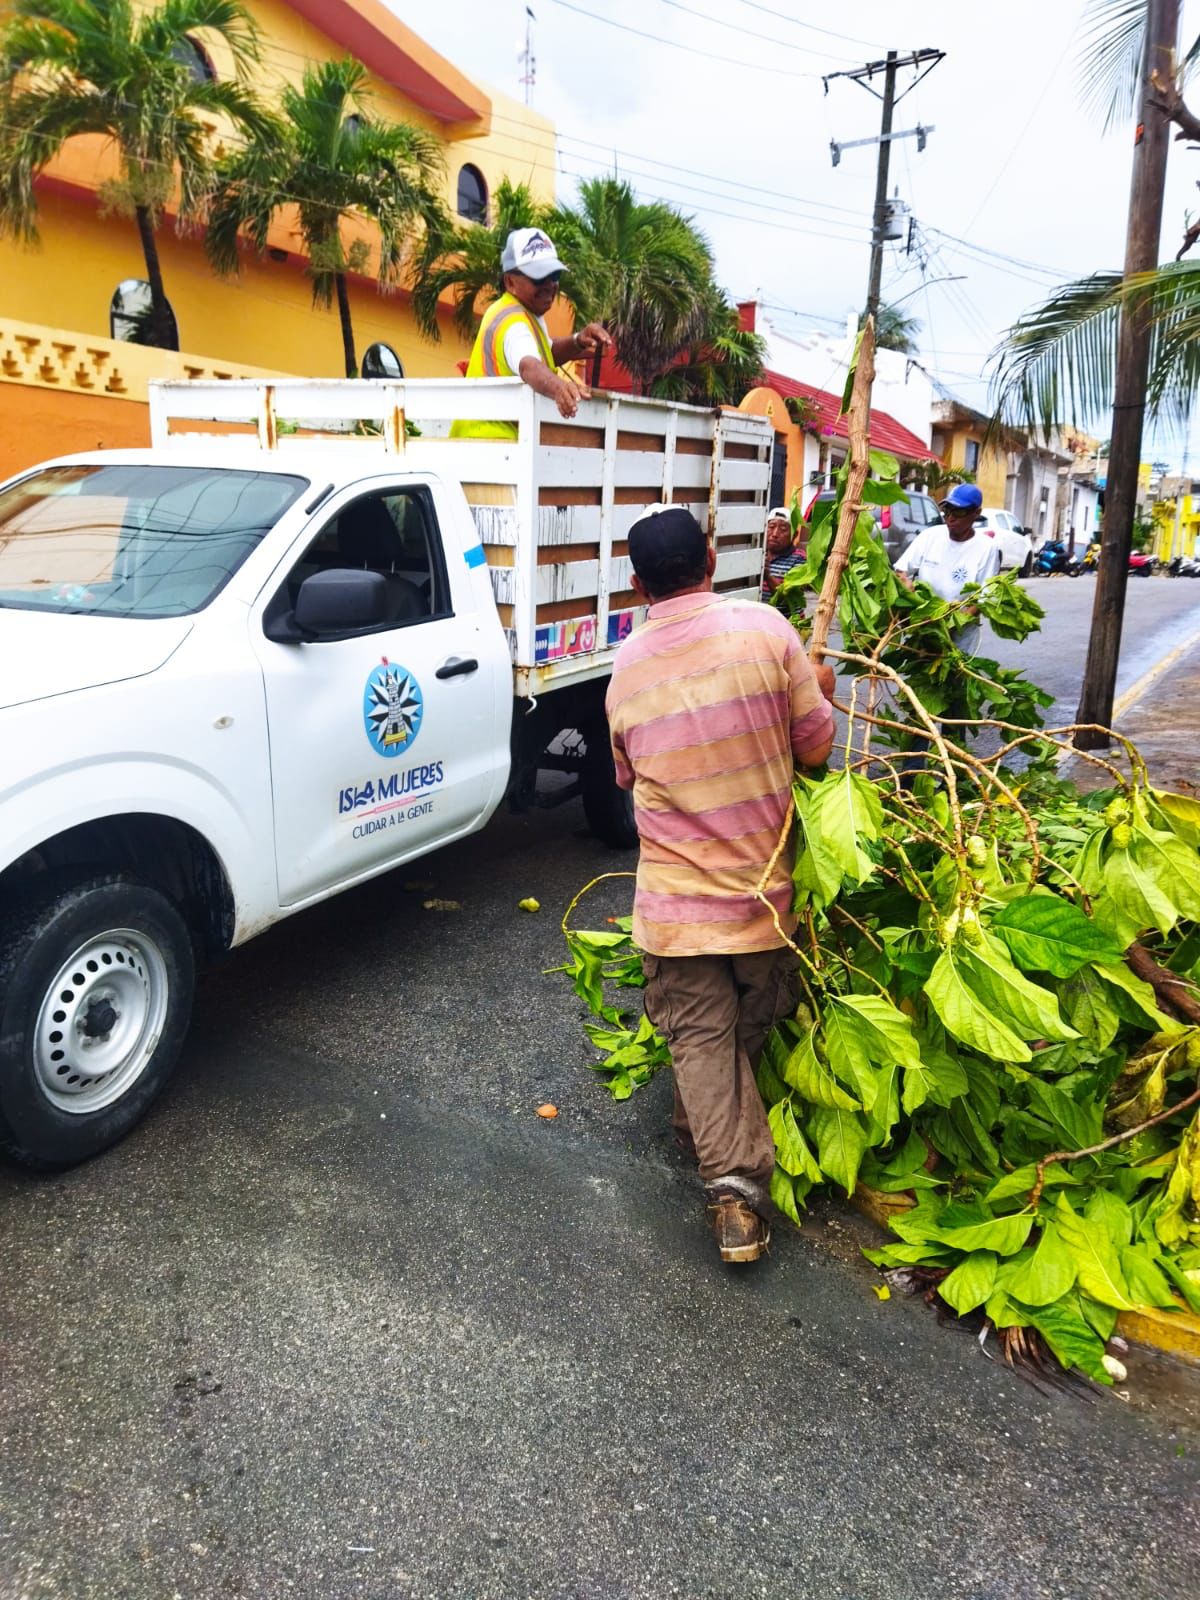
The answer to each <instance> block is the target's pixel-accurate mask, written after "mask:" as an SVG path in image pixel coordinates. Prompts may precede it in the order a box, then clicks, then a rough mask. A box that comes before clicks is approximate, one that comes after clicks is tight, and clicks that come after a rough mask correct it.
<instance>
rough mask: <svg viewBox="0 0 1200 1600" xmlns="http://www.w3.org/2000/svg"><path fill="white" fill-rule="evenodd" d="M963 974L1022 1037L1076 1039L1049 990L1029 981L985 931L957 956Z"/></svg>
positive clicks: (985, 1001)
mask: <svg viewBox="0 0 1200 1600" xmlns="http://www.w3.org/2000/svg"><path fill="white" fill-rule="evenodd" d="M960 962H961V967H962V972H963V977H964V979H965V981H966V982H967V983H969V984H970V986H971V987H972V989H974V991H975V993H976V995H977V996H978V997H979V998H980V999H981V1000H982V1001H983V1002H984V1004H985V1005H986V1006H988V1007H989V1008H990V1009H991V1010H992V1011H994V1012H996V1013H998V1014H999V1015H1000V1016H1001V1017H1003V1019H1004V1022H1005V1023H1006V1024H1007V1026H1008V1027H1010V1028H1011V1029H1012V1030H1013V1031H1014V1032H1015V1033H1017V1034H1019V1035H1020V1036H1021V1038H1023V1039H1077V1038H1078V1037H1079V1035H1078V1034H1077V1033H1076V1032H1075V1029H1074V1028H1072V1027H1069V1026H1068V1025H1067V1023H1065V1022H1064V1021H1063V1019H1062V1014H1061V1013H1060V1011H1059V1009H1058V1001H1057V999H1056V998H1055V996H1054V995H1052V994H1051V993H1050V991H1049V990H1048V989H1043V988H1042V987H1041V986H1040V985H1039V984H1036V983H1031V982H1030V981H1029V979H1028V978H1027V977H1026V976H1025V975H1024V973H1022V972H1019V971H1018V970H1017V968H1016V967H1014V966H1013V964H1012V962H1011V961H1010V960H1009V957H1008V952H1007V951H1006V950H1005V949H1004V947H1003V945H1001V944H1000V943H999V941H998V940H996V939H993V938H992V937H991V936H990V935H988V934H985V935H984V937H983V941H982V943H980V944H977V945H972V946H971V948H970V949H969V950H964V951H963V952H962V954H961V957H960Z"/></svg>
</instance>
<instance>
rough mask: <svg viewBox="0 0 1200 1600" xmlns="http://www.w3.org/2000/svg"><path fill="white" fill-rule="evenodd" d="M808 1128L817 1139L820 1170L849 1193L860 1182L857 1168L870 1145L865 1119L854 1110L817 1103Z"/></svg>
mask: <svg viewBox="0 0 1200 1600" xmlns="http://www.w3.org/2000/svg"><path fill="white" fill-rule="evenodd" d="M808 1126H809V1131H810V1132H811V1133H812V1136H813V1138H814V1139H815V1140H816V1141H817V1154H818V1157H819V1159H820V1162H821V1170H822V1171H823V1172H824V1173H825V1175H826V1176H827V1177H829V1178H832V1179H833V1181H834V1182H835V1183H840V1184H841V1186H842V1188H843V1189H844V1190H845V1191H846V1193H847V1194H851V1193H853V1190H854V1185H855V1184H856V1183H857V1182H858V1169H859V1166H860V1165H861V1163H862V1158H863V1152H864V1151H865V1150H866V1148H867V1132H866V1129H865V1128H864V1127H863V1124H862V1119H861V1118H860V1117H856V1116H855V1115H854V1113H853V1112H852V1111H842V1110H838V1109H835V1108H832V1107H829V1106H815V1107H814V1108H813V1110H812V1112H811V1113H810V1114H809V1118H808Z"/></svg>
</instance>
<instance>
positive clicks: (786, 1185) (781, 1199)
mask: <svg viewBox="0 0 1200 1600" xmlns="http://www.w3.org/2000/svg"><path fill="white" fill-rule="evenodd" d="M807 1192H808V1191H807V1190H805V1193H807ZM771 1199H772V1201H773V1202H774V1204H775V1205H776V1207H777V1208H778V1209H779V1210H780V1211H781V1212H782V1213H783V1215H784V1216H785V1217H790V1218H791V1220H792V1221H793V1222H794V1223H795V1224H796V1226H797V1227H799V1226H800V1211H799V1208H798V1207H797V1205H796V1185H795V1183H794V1182H793V1180H792V1179H791V1177H789V1175H788V1174H787V1173H786V1172H784V1170H783V1168H782V1167H779V1166H776V1168H775V1170H774V1171H773V1172H772V1173H771Z"/></svg>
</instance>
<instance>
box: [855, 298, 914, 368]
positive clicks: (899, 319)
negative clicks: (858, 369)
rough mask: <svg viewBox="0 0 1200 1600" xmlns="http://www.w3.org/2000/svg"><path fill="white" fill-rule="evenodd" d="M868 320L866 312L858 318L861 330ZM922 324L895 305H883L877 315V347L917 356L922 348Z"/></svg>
mask: <svg viewBox="0 0 1200 1600" xmlns="http://www.w3.org/2000/svg"><path fill="white" fill-rule="evenodd" d="M865 321H866V313H865V312H864V313H863V315H862V316H861V317H859V319H858V326H859V331H860V332H861V331H862V325H863V323H864V322H865ZM921 327H922V324H921V322H920V321H919V320H918V318H916V317H906V316H905V314H904V312H903V311H900V310H898V309H897V308H896V307H895V306H889V305H881V306H880V308H879V310H878V312H877V313H876V315H875V348H876V349H877V350H898V351H899V352H900V353H901V355H906V356H915V355H916V354H917V352H918V350H919V349H920V345H919V344H918V343H917V335H918V334H919V333H920V331H921Z"/></svg>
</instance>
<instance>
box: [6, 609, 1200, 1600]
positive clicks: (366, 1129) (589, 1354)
mask: <svg viewBox="0 0 1200 1600" xmlns="http://www.w3.org/2000/svg"><path fill="white" fill-rule="evenodd" d="M1083 582H1084V580H1080V582H1079V583H1078V584H1073V585H1068V584H1067V583H1065V582H1063V583H1055V582H1050V583H1047V584H1045V585H1044V586H1043V588H1044V591H1045V593H1046V596H1047V598H1048V600H1049V601H1050V603H1051V604H1052V605H1054V606H1055V607H1056V608H1057V607H1058V606H1059V605H1061V606H1062V607H1063V610H1062V611H1059V610H1058V609H1056V610H1055V614H1054V620H1055V623H1056V626H1057V632H1056V637H1055V640H1054V641H1052V642H1051V648H1050V649H1049V652H1048V655H1047V657H1046V660H1047V663H1048V664H1049V665H1052V666H1053V665H1054V664H1055V663H1059V664H1060V665H1061V662H1062V660H1063V659H1064V658H1065V655H1066V652H1067V650H1068V648H1069V649H1071V650H1075V651H1076V654H1079V651H1078V649H1077V646H1078V645H1079V640H1078V639H1077V638H1076V637H1075V635H1074V634H1073V633H1071V632H1070V630H1071V629H1072V628H1073V627H1075V626H1077V625H1078V614H1077V613H1074V612H1071V610H1070V608H1071V607H1076V606H1078V605H1079V601H1078V600H1077V599H1076V592H1077V591H1078V592H1079V593H1080V595H1082V593H1083V589H1082V585H1083ZM1146 588H1147V590H1152V591H1154V592H1152V593H1149V594H1148V595H1147V597H1146V599H1145V600H1142V598H1141V596H1140V594H1139V596H1138V597H1137V598H1136V599H1135V601H1134V604H1135V605H1141V606H1146V605H1148V606H1150V608H1151V611H1152V612H1153V606H1154V603H1155V601H1156V599H1157V597H1158V595H1159V594H1161V599H1158V604H1159V605H1161V606H1163V607H1164V608H1165V611H1158V612H1153V615H1151V614H1150V612H1142V611H1139V612H1138V613H1137V614H1136V615H1137V618H1138V620H1137V623H1136V625H1137V626H1138V627H1139V628H1143V629H1148V630H1153V633H1154V636H1155V637H1158V638H1160V639H1161V638H1163V637H1165V636H1166V632H1167V629H1168V626H1169V625H1170V626H1173V625H1175V624H1178V623H1179V620H1180V613H1179V612H1177V611H1175V610H1174V608H1175V607H1176V606H1177V605H1178V601H1177V599H1176V592H1177V591H1185V593H1184V594H1183V595H1182V596H1181V598H1186V597H1187V595H1190V594H1191V593H1192V591H1190V590H1186V586H1185V585H1183V584H1182V583H1177V584H1168V583H1165V582H1164V583H1157V584H1150V583H1148V584H1147V585H1146ZM1060 592H1061V595H1062V599H1061V601H1060V600H1059V598H1058V596H1059V593H1060ZM1194 595H1195V601H1196V603H1197V604H1200V585H1197V586H1196V589H1195V591H1194ZM1168 612H1169V613H1171V615H1172V616H1173V618H1174V623H1170V624H1169V623H1168V621H1166V620H1164V618H1165V617H1166V614H1167V613H1168ZM1131 615H1132V614H1131ZM1072 617H1074V621H1072V620H1071V619H1072ZM1040 648H1044V647H1040ZM1080 659H1081V656H1080ZM1056 670H1058V668H1057V667H1056ZM1063 670H1068V669H1063ZM1141 670H1144V668H1143V669H1141ZM1068 689H1069V685H1068V684H1065V683H1064V689H1063V692H1067V690H1068ZM1056 692H1059V691H1058V689H1057V687H1056ZM625 864H626V863H624V862H622V861H621V860H615V861H614V858H613V857H611V856H610V855H608V854H606V853H605V852H604V851H603V850H602V849H601V848H600V847H599V846H598V845H597V844H596V843H595V842H594V841H592V840H591V839H590V838H588V836H587V835H586V834H585V833H584V832H583V828H582V817H581V816H580V814H579V812H578V809H577V807H576V806H575V805H574V804H572V805H569V806H566V807H563V808H561V809H559V810H556V811H550V812H545V813H539V814H537V815H535V816H532V817H520V818H513V817H507V816H504V817H500V818H498V819H497V820H496V821H495V822H494V823H493V824H492V825H491V826H490V827H489V828H488V829H487V830H486V831H485V833H483V834H482V835H480V836H479V837H477V838H476V839H473V840H470V841H467V842H465V843H463V844H460V845H458V846H455V847H453V848H451V849H449V850H446V851H443V852H440V853H439V854H438V855H437V856H434V857H431V858H428V859H427V860H426V861H424V862H422V863H420V864H419V865H418V866H417V867H416V868H413V869H410V870H408V871H404V870H401V871H400V872H398V873H396V874H393V875H391V876H389V877H388V878H385V879H382V880H377V881H376V882H375V883H373V884H371V885H368V886H367V887H365V888H363V889H361V890H358V891H355V892H354V893H352V894H348V895H344V896H342V897H341V898H339V899H338V900H336V901H334V902H332V903H330V904H329V905H327V906H324V907H320V908H317V909H316V910H314V911H312V912H309V913H306V914H304V915H302V916H300V917H298V918H295V919H293V920H292V921H291V922H288V923H285V924H283V925H281V926H280V927H278V928H276V929H274V930H273V931H271V932H270V933H268V934H266V935H264V936H263V937H262V938H261V939H259V940H257V941H255V942H254V943H253V944H251V945H250V946H248V947H246V948H245V949H244V950H242V951H240V952H238V953H237V954H235V956H234V957H233V958H232V959H231V960H230V961H229V962H227V963H226V964H225V965H224V966H223V967H222V968H221V969H219V970H217V971H215V972H213V973H212V974H210V975H209V976H208V978H207V979H206V980H205V982H204V984H203V985H202V988H201V991H200V995H199V998H198V1021H197V1026H196V1030H195V1033H194V1036H193V1040H192V1043H191V1045H190V1046H189V1049H188V1051H187V1053H186V1057H185V1060H184V1063H183V1065H182V1068H181V1070H180V1073H179V1076H178V1078H177V1079H176V1081H175V1083H174V1084H173V1085H172V1087H171V1088H170V1090H169V1091H168V1093H167V1095H166V1097H165V1098H164V1100H163V1101H162V1102H161V1103H160V1105H159V1106H158V1108H156V1110H155V1111H154V1113H153V1114H152V1115H151V1117H150V1118H149V1120H148V1121H147V1122H146V1123H145V1124H144V1125H143V1126H142V1127H141V1128H140V1129H139V1130H138V1131H137V1132H136V1133H135V1134H134V1135H133V1136H132V1137H131V1138H129V1139H128V1140H127V1141H126V1142H125V1143H124V1144H123V1145H121V1146H120V1147H118V1148H117V1149H115V1150H113V1151H112V1152H110V1153H109V1154H108V1155H106V1156H105V1157H103V1158H101V1159H100V1160H97V1161H95V1162H93V1163H91V1164H89V1165H88V1166H86V1167H84V1168H81V1169H79V1170H77V1171H75V1172H72V1173H69V1174H66V1175H64V1176H60V1177H57V1178H53V1179H49V1180H46V1179H40V1180H39V1179H32V1178H29V1177H27V1176H25V1175H23V1174H20V1173H16V1172H11V1171H8V1172H0V1216H2V1217H3V1226H4V1236H3V1237H4V1244H3V1261H4V1266H5V1278H6V1282H7V1286H8V1291H9V1292H8V1294H7V1296H6V1303H5V1308H4V1312H3V1330H2V1331H3V1356H4V1371H5V1376H4V1385H3V1391H2V1394H0V1600H42V1597H46V1596H49V1597H53V1600H93V1597H94V1600H118V1597H119V1600H172V1597H175V1596H178V1597H179V1600H224V1597H235V1600H236V1597H240V1600H274V1597H276V1596H279V1597H283V1596H288V1597H300V1600H351V1597H370V1600H393V1597H397V1600H399V1597H412V1600H485V1597H488V1600H490V1597H495V1600H524V1597H528V1600H543V1597H544V1600H643V1597H644V1600H660V1597H667V1596H679V1597H684V1600H701V1597H713V1600H727V1597H734V1596H737V1597H739V1600H740V1597H742V1596H749V1595H760V1596H771V1597H774V1596H780V1597H783V1596H787V1597H788V1600H842V1597H844V1600H916V1597H918V1596H919V1597H921V1600H940V1597H946V1600H1041V1597H1045V1600H1084V1597H1088V1600H1106V1597H1113V1600H1118V1597H1119V1600H1175V1597H1180V1600H1182V1597H1185V1596H1187V1597H1190V1596H1192V1595H1194V1594H1195V1592H1196V1570H1197V1561H1198V1559H1200V1535H1198V1534H1197V1523H1196V1515H1195V1514H1196V1510H1197V1504H1198V1496H1197V1487H1198V1474H1197V1460H1198V1458H1200V1456H1198V1453H1200V1408H1198V1407H1197V1399H1198V1398H1200V1375H1194V1374H1190V1373H1184V1372H1182V1371H1180V1370H1178V1369H1174V1368H1171V1367H1170V1366H1168V1365H1167V1364H1165V1363H1162V1362H1159V1361H1158V1360H1156V1359H1155V1358H1149V1357H1139V1358H1137V1359H1135V1360H1133V1361H1132V1363H1131V1378H1132V1381H1131V1383H1130V1385H1129V1396H1130V1398H1129V1400H1128V1402H1127V1403H1122V1402H1121V1401H1120V1400H1118V1399H1115V1398H1112V1397H1109V1396H1103V1397H1101V1398H1100V1399H1098V1400H1097V1401H1095V1403H1088V1402H1087V1401H1085V1400H1084V1399H1081V1398H1079V1397H1077V1396H1074V1395H1064V1394H1058V1393H1053V1394H1049V1395H1046V1394H1043V1393H1040V1392H1038V1391H1037V1390H1035V1389H1034V1388H1032V1387H1031V1386H1030V1385H1028V1384H1027V1383H1025V1382H1022V1381H1021V1380H1019V1379H1018V1378H1016V1377H1014V1376H1013V1375H1012V1374H1011V1373H1009V1372H1007V1371H1005V1370H1004V1369H1003V1368H1001V1367H998V1366H996V1365H993V1364H990V1363H989V1362H988V1361H986V1360H985V1359H984V1358H983V1357H982V1356H981V1354H980V1353H979V1351H978V1349H977V1347H976V1345H975V1343H974V1341H973V1340H972V1339H971V1338H970V1337H969V1336H967V1335H966V1334H964V1333H962V1332H961V1331H959V1330H958V1329H955V1328H949V1327H948V1328H942V1327H939V1325H938V1323H937V1320H936V1318H935V1317H934V1315H933V1314H932V1313H931V1312H930V1311H928V1310H927V1309H926V1308H925V1307H924V1306H923V1305H922V1304H921V1303H920V1302H919V1301H906V1300H903V1299H901V1298H899V1297H893V1298H892V1299H891V1300H889V1301H888V1302H886V1303H881V1302H880V1301H879V1300H877V1298H876V1296H875V1294H874V1292H873V1284H874V1283H875V1281H876V1279H875V1275H874V1273H873V1272H872V1271H871V1269H870V1268H869V1267H867V1266H866V1264H865V1263H863V1262H862V1261H861V1258H860V1257H859V1255H858V1250H857V1245H858V1243H859V1242H860V1241H862V1240H866V1239H867V1238H869V1236H870V1230H869V1229H868V1228H867V1226H866V1225H865V1224H864V1223H862V1222H861V1221H860V1219H858V1218H857V1217H856V1216H854V1214H853V1213H850V1212H848V1211H847V1210H846V1209H845V1208H844V1207H843V1206H841V1205H839V1204H837V1203H836V1202H822V1203H821V1204H820V1205H818V1206H816V1207H815V1208H814V1210H813V1212H812V1214H811V1215H810V1218H809V1220H808V1221H807V1223H806V1226H805V1228H804V1230H803V1231H802V1232H800V1233H796V1232H794V1231H791V1230H789V1231H787V1232H781V1233H779V1234H778V1235H777V1239H776V1242H775V1246H774V1249H773V1253H772V1256H771V1258H770V1260H769V1261H768V1262H766V1263H763V1264H761V1265H760V1266H758V1267H755V1268H752V1269H749V1270H744V1271H741V1272H739V1271H738V1270H737V1269H728V1268H723V1267H722V1266H721V1264H720V1263H719V1262H718V1261H717V1260H716V1259H715V1254H714V1252H713V1251H712V1247H711V1244H710V1242H709V1240H708V1238H707V1236H706V1235H705V1233H704V1230H703V1219H702V1211H701V1206H700V1201H699V1196H698V1194H697V1192H696V1190H695V1189H694V1188H693V1186H692V1182H691V1180H690V1178H689V1176H688V1174H687V1173H686V1172H685V1171H684V1169H683V1167H682V1166H681V1164H680V1162H679V1161H678V1159H677V1158H676V1157H675V1154H674V1152H673V1150H672V1148H671V1146H670V1143H669V1140H668V1136H667V1114H668V1106H669V1084H668V1083H667V1082H666V1081H665V1080H659V1081H656V1082H655V1083H653V1084H652V1085H651V1086H650V1087H649V1088H648V1089H646V1090H644V1091H642V1092H641V1093H640V1094H638V1095H637V1096H635V1098H634V1100H633V1101H631V1102H629V1103H628V1104H626V1105H624V1106H620V1105H615V1104H613V1103H612V1102H611V1101H610V1100H609V1099H608V1098H607V1096H606V1095H605V1093H604V1091H603V1090H602V1088H601V1087H600V1085H599V1084H598V1083H597V1082H596V1080H595V1079H594V1077H593V1076H592V1075H591V1074H590V1073H589V1071H588V1068H587V1062H588V1059H589V1053H588V1050H587V1049H586V1047H585V1044H584V1042H583V1040H582V1038H581V1035H580V1032H579V1020H580V1014H581V1012H580V1007H579V1005H578V1003H577V1002H576V1001H575V999H574V997H573V996H572V995H571V994H570V992H569V990H568V989H567V988H566V986H565V984H564V982H563V980H562V978H561V977H553V976H543V969H544V968H547V967H550V966H552V965H553V964H554V963H555V962H556V961H557V960H558V959H559V958H560V954H561V941H560V937H559V934H558V919H559V917H560V915H561V913H562V910H563V908H564V907H565V904H566V902H567V901H568V899H569V898H570V896H571V895H572V894H573V893H574V892H575V891H576V890H577V889H578V888H579V887H581V886H582V884H583V883H585V882H586V881H587V880H588V879H589V878H591V877H593V876H594V875H595V874H597V873H600V872H604V871H607V870H612V869H613V868H614V867H616V868H620V867H621V866H623V865H625ZM628 892H629V886H628V883H627V882H626V881H624V880H617V881H615V882H610V883H606V884H603V885H601V886H600V887H599V888H598V889H597V890H596V891H594V895H593V898H592V899H591V900H589V902H587V903H586V905H585V907H584V908H583V920H584V921H585V922H587V921H591V922H595V921H596V920H597V919H601V918H603V917H604V916H605V915H607V914H612V913H614V912H615V911H617V910H619V909H624V907H625V905H626V903H627V900H628ZM530 894H532V895H535V896H537V898H538V899H539V900H540V901H541V902H542V906H543V910H542V911H541V912H540V913H538V914H536V915H527V914H525V913H523V912H521V911H520V910H518V908H517V901H518V900H520V899H521V898H522V897H524V896H526V895H530ZM431 898H437V899H440V900H443V901H451V902H457V903H458V906H459V909H454V910H437V909H430V910H427V909H425V908H424V901H425V900H427V899H431ZM589 908H590V909H589ZM546 1100H550V1101H553V1102H554V1103H555V1104H557V1105H558V1106H559V1108H560V1115H559V1117H558V1118H557V1120H555V1121H552V1122H543V1121H541V1120H539V1119H538V1118H537V1117H536V1115H535V1108H536V1107H537V1106H538V1105H539V1104H540V1103H541V1102H543V1101H546Z"/></svg>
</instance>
